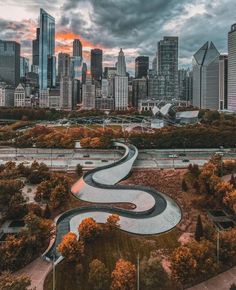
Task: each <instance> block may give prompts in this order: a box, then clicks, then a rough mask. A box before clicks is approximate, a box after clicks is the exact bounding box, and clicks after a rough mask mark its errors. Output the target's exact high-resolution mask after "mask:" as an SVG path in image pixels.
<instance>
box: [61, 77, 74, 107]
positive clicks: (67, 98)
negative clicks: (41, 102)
mask: <svg viewBox="0 0 236 290" xmlns="http://www.w3.org/2000/svg"><path fill="white" fill-rule="evenodd" d="M72 104H73V102H72V79H71V78H70V77H69V76H62V77H61V80H60V108H61V109H63V110H71V109H72Z"/></svg>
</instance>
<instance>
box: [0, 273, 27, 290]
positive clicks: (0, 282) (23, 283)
mask: <svg viewBox="0 0 236 290" xmlns="http://www.w3.org/2000/svg"><path fill="white" fill-rule="evenodd" d="M30 284H31V281H30V278H29V277H28V276H25V275H20V276H19V275H14V274H12V273H10V272H3V273H2V274H1V275H0V289H2V290H27V289H28V287H29V286H30Z"/></svg>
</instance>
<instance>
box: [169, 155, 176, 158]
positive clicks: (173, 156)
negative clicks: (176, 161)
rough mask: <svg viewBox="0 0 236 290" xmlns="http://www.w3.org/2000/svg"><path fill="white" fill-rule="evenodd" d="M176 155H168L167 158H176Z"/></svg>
mask: <svg viewBox="0 0 236 290" xmlns="http://www.w3.org/2000/svg"><path fill="white" fill-rule="evenodd" d="M177 157H178V155H177V154H169V158H177Z"/></svg>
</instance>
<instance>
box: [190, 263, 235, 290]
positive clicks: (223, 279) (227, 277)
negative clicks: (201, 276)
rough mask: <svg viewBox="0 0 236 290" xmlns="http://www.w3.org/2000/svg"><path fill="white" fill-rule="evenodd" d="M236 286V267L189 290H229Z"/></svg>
mask: <svg viewBox="0 0 236 290" xmlns="http://www.w3.org/2000/svg"><path fill="white" fill-rule="evenodd" d="M233 283H235V284H236V266H235V267H233V268H231V269H229V270H228V271H226V272H223V273H221V274H219V275H217V276H215V277H213V278H211V279H209V280H206V281H205V282H202V283H200V284H198V285H196V286H193V287H191V288H188V289H187V290H229V288H230V286H231V285H232V284H233Z"/></svg>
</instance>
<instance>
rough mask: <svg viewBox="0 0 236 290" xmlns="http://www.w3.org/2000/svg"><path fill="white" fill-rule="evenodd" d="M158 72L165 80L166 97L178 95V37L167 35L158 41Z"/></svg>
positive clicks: (170, 97) (170, 98) (164, 90)
mask: <svg viewBox="0 0 236 290" xmlns="http://www.w3.org/2000/svg"><path fill="white" fill-rule="evenodd" d="M158 73H159V75H160V76H161V77H162V80H164V81H163V82H162V83H161V84H162V85H163V88H162V91H163V92H164V96H163V97H164V99H166V100H169V101H171V100H172V99H174V98H177V97H178V37H170V36H166V37H164V38H163V40H161V41H159V42H158Z"/></svg>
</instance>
